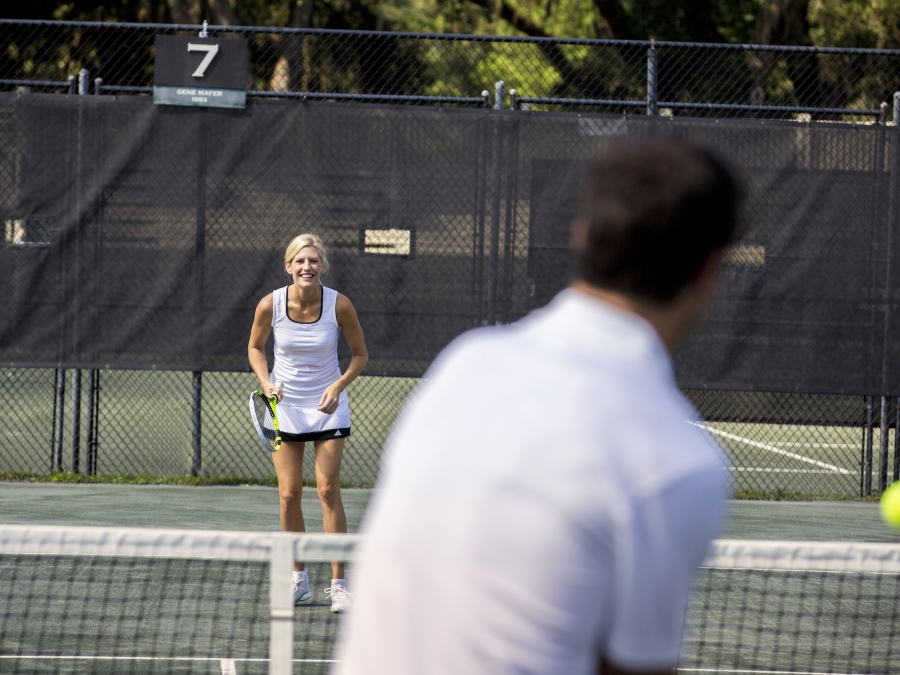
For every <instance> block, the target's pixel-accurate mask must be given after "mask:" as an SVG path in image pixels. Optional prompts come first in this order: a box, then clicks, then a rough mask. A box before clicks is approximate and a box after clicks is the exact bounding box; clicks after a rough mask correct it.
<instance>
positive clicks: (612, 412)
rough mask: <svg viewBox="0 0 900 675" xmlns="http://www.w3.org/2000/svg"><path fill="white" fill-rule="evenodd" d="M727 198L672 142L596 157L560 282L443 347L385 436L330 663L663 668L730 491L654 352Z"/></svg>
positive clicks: (720, 236)
mask: <svg viewBox="0 0 900 675" xmlns="http://www.w3.org/2000/svg"><path fill="white" fill-rule="evenodd" d="M739 193H740V190H739V187H738V185H737V183H736V181H735V179H734V178H733V177H732V176H731V174H730V173H729V172H728V170H727V169H726V168H725V167H724V166H723V165H722V164H721V163H720V162H719V160H717V159H716V158H715V157H714V156H713V155H711V154H710V153H709V152H707V151H705V150H703V149H701V148H698V147H695V146H693V145H690V144H686V143H682V142H677V141H653V142H649V143H645V144H641V145H620V146H617V147H616V148H614V149H612V150H610V151H609V152H608V153H607V154H606V155H604V156H603V157H601V158H600V159H599V160H598V162H597V163H596V165H595V166H594V168H593V170H592V171H591V173H590V175H589V176H588V178H587V180H586V183H585V188H584V192H583V197H582V201H581V205H580V208H579V212H578V217H577V219H576V221H575V223H574V224H573V226H572V243H573V248H574V250H575V253H576V258H577V272H576V277H575V279H574V281H573V282H572V283H571V285H570V287H569V288H568V289H566V290H565V291H563V292H562V293H560V294H559V295H558V296H557V297H556V298H555V299H554V300H553V301H552V302H551V303H550V304H549V305H548V306H547V307H545V308H544V309H542V310H539V311H537V312H535V313H533V314H532V315H530V316H529V317H527V318H525V319H524V320H522V321H519V322H518V323H516V324H513V325H512V326H507V327H496V328H486V329H479V330H475V331H472V332H469V333H467V334H465V335H463V336H462V337H460V338H459V339H457V340H456V341H455V342H453V344H451V345H450V346H449V347H448V348H447V349H446V350H445V351H444V352H443V353H442V354H441V355H440V356H439V357H438V359H437V360H436V361H435V363H434V365H433V366H432V368H431V369H430V371H429V373H428V375H427V379H426V383H425V384H424V385H423V387H422V388H421V390H420V391H419V392H418V393H417V394H416V395H415V396H414V397H413V399H412V400H411V402H410V403H409V404H408V406H407V408H406V409H405V411H404V412H403V414H402V416H401V420H400V422H399V423H398V425H397V427H396V428H395V430H394V432H393V433H392V435H391V438H390V441H389V443H388V446H387V449H386V454H385V461H384V467H383V471H382V477H381V479H380V481H379V485H378V488H377V489H376V490H375V495H374V496H373V500H372V504H371V506H370V509H369V512H368V513H367V516H366V520H365V523H364V526H363V531H364V533H365V535H366V538H365V540H364V543H363V545H362V548H361V558H360V560H359V562H358V564H357V565H356V566H355V568H354V570H353V577H354V582H355V583H354V586H355V593H354V595H355V604H354V607H353V610H352V612H351V614H350V616H349V617H348V624H347V626H346V631H345V633H344V634H343V636H342V639H341V641H340V644H339V648H338V658H339V659H340V661H341V662H340V663H339V664H338V665H336V666H335V668H334V670H333V672H334V673H337V674H339V675H357V674H362V673H376V674H381V673H385V674H386V673H391V674H394V675H432V674H444V673H446V674H447V675H473V674H477V673H490V674H492V675H499V674H502V673H510V674H512V673H535V674H537V673H540V674H551V673H552V674H559V675H586V674H588V673H597V672H600V671H602V672H604V673H607V674H608V673H617V672H626V673H627V672H640V673H653V672H671V671H672V669H674V668H675V667H676V665H677V663H678V657H679V648H680V644H681V633H682V628H683V622H684V612H685V605H686V601H687V596H688V592H689V588H690V584H691V580H692V576H693V573H694V570H695V568H696V566H697V565H698V564H699V563H700V561H701V560H702V558H703V555H704V553H705V551H706V547H707V545H708V543H709V540H710V539H711V538H712V537H713V536H714V535H715V533H716V531H717V529H718V528H719V526H720V524H721V521H722V517H723V510H724V497H725V492H726V486H725V478H724V475H723V471H722V463H721V460H720V459H719V456H718V454H717V452H716V451H715V450H714V449H713V448H712V446H711V445H710V443H709V441H708V440H707V439H706V438H704V437H703V436H702V434H701V432H700V431H699V430H698V429H697V428H696V427H695V426H692V425H690V424H688V421H689V420H694V419H696V413H695V412H694V410H693V409H692V408H691V407H690V405H689V404H688V403H687V402H686V401H685V400H684V399H683V398H682V396H681V394H680V392H679V391H678V388H677V385H676V383H675V380H674V379H673V375H672V368H671V362H670V356H669V354H670V353H671V352H672V351H673V350H674V349H675V348H676V347H677V346H678V344H679V343H681V342H682V341H683V340H684V339H685V338H686V337H687V335H688V334H689V333H690V332H691V330H692V329H693V328H694V327H695V326H696V325H697V324H698V323H699V321H700V319H701V317H702V315H703V313H704V311H705V310H706V308H707V307H708V306H709V304H710V302H711V301H712V298H713V296H714V292H715V288H716V285H717V280H718V271H719V263H720V254H721V251H722V249H723V248H724V247H725V246H726V245H727V244H728V242H729V241H730V239H731V237H732V235H733V233H734V230H735V226H736V221H737V209H738V205H739V201H740V194H739ZM538 283H540V280H538Z"/></svg>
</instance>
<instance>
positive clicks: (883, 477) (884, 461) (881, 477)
mask: <svg viewBox="0 0 900 675" xmlns="http://www.w3.org/2000/svg"><path fill="white" fill-rule="evenodd" d="M889 405H890V399H889V398H888V397H887V396H882V397H881V424H880V429H879V432H880V437H879V439H878V440H879V444H878V451H879V452H878V492H879V493H880V492H884V490H885V488H886V487H887V467H888V431H889V429H890V427H889V426H888V406H889Z"/></svg>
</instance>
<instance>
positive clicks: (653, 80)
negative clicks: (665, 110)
mask: <svg viewBox="0 0 900 675" xmlns="http://www.w3.org/2000/svg"><path fill="white" fill-rule="evenodd" d="M658 76H659V61H658V58H657V53H656V41H655V40H654V41H651V43H650V47H649V48H648V49H647V114H648V115H658V114H659V105H658V104H659V98H658V96H659V92H658V90H657V84H658V82H657V78H658Z"/></svg>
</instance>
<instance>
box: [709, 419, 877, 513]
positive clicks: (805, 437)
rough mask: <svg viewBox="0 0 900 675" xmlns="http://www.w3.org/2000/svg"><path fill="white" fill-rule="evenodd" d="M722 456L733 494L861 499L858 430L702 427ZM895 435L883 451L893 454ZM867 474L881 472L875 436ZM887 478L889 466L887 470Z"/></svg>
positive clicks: (728, 424) (724, 424)
mask: <svg viewBox="0 0 900 675" xmlns="http://www.w3.org/2000/svg"><path fill="white" fill-rule="evenodd" d="M698 426H700V427H701V428H703V429H705V430H706V431H707V433H709V434H710V436H712V437H713V438H714V439H715V440H716V442H717V443H718V444H719V445H720V446H722V448H723V449H724V451H725V453H726V457H727V459H726V463H727V465H728V469H729V471H730V473H731V476H732V481H733V485H734V489H735V491H736V492H737V493H738V494H740V493H741V492H761V493H769V494H778V493H781V494H785V495H821V496H826V497H827V496H855V495H859V494H860V490H861V487H860V482H861V472H862V467H863V461H864V457H863V449H864V447H865V444H864V438H863V430H862V429H860V428H858V427H837V426H818V427H809V426H803V425H788V424H751V423H742V422H705V423H703V424H701V425H698ZM893 445H894V435H893V432H891V433H890V434H889V438H888V447H889V449H890V454H891V455H893ZM873 446H874V447H873V452H872V475H873V476H874V477H875V478H873V482H874V484H875V485H877V484H878V481H877V476H878V472H879V470H880V461H879V459H880V457H879V446H880V432H879V431H878V429H876V430H875V431H874V434H873ZM887 468H888V473H889V474H890V473H891V467H890V466H888V467H887Z"/></svg>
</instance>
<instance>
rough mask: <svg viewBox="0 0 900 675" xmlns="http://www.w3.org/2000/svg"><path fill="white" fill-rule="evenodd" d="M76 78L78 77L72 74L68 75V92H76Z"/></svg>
mask: <svg viewBox="0 0 900 675" xmlns="http://www.w3.org/2000/svg"><path fill="white" fill-rule="evenodd" d="M77 79H78V78H76V77H75V76H74V75H69V77H68V80H69V93H70V94H77V93H78V82H77Z"/></svg>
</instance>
